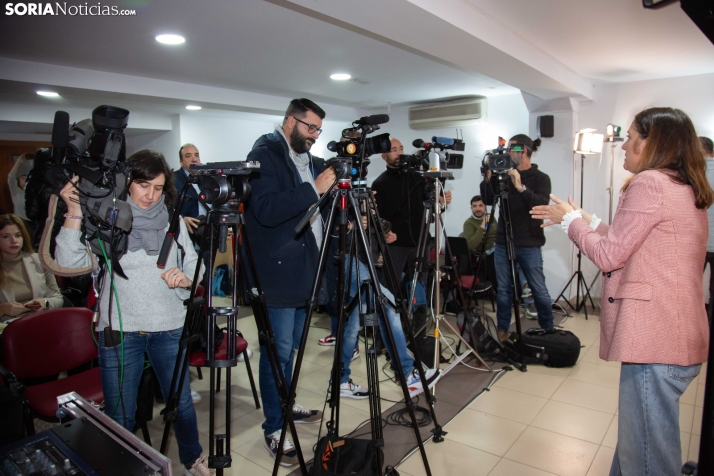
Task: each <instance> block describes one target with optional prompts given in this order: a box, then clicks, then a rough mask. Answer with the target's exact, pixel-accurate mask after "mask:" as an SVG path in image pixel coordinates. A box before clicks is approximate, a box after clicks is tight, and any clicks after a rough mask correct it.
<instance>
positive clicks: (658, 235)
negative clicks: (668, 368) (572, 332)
mask: <svg viewBox="0 0 714 476" xmlns="http://www.w3.org/2000/svg"><path fill="white" fill-rule="evenodd" d="M708 234H709V228H708V219H707V211H706V210H699V209H697V208H696V207H695V205H694V192H693V190H692V188H691V187H690V186H688V185H679V184H677V183H675V182H673V181H672V180H671V179H670V178H669V176H667V175H666V174H665V173H663V172H658V171H654V170H648V171H645V172H640V173H639V174H637V175H635V176H634V177H633V178H632V181H631V182H630V185H629V187H628V188H627V191H626V192H625V193H624V194H623V195H622V196H621V197H620V201H619V203H618V205H617V212H616V213H615V216H614V218H613V221H612V225H610V226H608V225H605V224H601V225H600V226H599V227H598V229H597V230H592V229H591V228H590V226H589V224H588V223H586V222H585V220H583V219H577V220H573V221H572V222H571V223H570V227H569V229H568V236H569V237H570V238H571V239H572V240H573V241H574V242H575V243H576V244H577V245H578V246H579V247H580V249H581V251H582V252H583V254H585V256H587V257H588V258H590V260H592V262H593V263H595V264H596V265H597V267H598V268H600V270H601V271H602V273H603V276H602V310H601V314H600V358H601V359H604V360H614V361H619V362H633V363H650V364H675V365H693V364H699V363H702V362H706V360H707V352H708V344H709V324H708V322H707V316H706V312H705V310H704V293H703V290H702V274H703V273H702V270H703V269H704V259H705V256H706V249H707V237H708Z"/></svg>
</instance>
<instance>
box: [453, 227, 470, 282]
mask: <svg viewBox="0 0 714 476" xmlns="http://www.w3.org/2000/svg"><path fill="white" fill-rule="evenodd" d="M447 239H448V240H449V248H451V254H453V255H454V258H456V262H457V263H458V265H459V274H460V275H461V276H473V274H474V270H473V267H472V266H471V253H469V245H468V242H467V241H466V238H462V237H457V236H449V237H447Z"/></svg>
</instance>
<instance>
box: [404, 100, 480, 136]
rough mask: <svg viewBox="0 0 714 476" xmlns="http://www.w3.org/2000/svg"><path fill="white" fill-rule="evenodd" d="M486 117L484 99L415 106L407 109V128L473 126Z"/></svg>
mask: <svg viewBox="0 0 714 476" xmlns="http://www.w3.org/2000/svg"><path fill="white" fill-rule="evenodd" d="M485 115H486V100H485V99H469V100H461V101H454V102H448V103H442V104H436V105H434V106H417V107H413V108H411V109H409V127H411V128H412V129H438V128H441V127H453V126H473V125H474V124H479V123H480V122H482V118H483V117H485Z"/></svg>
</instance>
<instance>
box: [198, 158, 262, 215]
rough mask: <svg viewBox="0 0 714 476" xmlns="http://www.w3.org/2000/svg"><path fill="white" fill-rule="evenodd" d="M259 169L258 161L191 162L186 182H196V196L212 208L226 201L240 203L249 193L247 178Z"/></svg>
mask: <svg viewBox="0 0 714 476" xmlns="http://www.w3.org/2000/svg"><path fill="white" fill-rule="evenodd" d="M257 169H260V163H258V162H247V161H245V162H212V163H208V164H191V170H192V171H193V174H191V175H189V177H188V182H191V183H197V184H198V188H199V189H200V193H199V194H198V198H199V199H200V200H201V201H202V202H203V203H204V204H207V205H210V206H211V207H212V208H214V209H218V208H220V207H221V206H223V205H225V204H226V203H231V204H233V203H235V204H236V206H237V204H240V203H242V202H245V201H246V200H247V199H248V195H250V183H249V182H248V180H247V178H248V176H249V175H250V174H252V173H253V172H254V171H255V170H257Z"/></svg>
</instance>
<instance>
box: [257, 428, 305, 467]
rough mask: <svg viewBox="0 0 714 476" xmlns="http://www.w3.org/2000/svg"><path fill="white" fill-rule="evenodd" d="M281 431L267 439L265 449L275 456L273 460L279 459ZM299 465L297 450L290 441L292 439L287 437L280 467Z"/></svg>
mask: <svg viewBox="0 0 714 476" xmlns="http://www.w3.org/2000/svg"><path fill="white" fill-rule="evenodd" d="M280 434H281V430H278V431H276V432H274V433H271V434H269V435H268V436H266V437H265V448H266V449H267V450H268V451H269V452H270V454H271V455H273V458H277V457H278V444H280ZM297 463H298V456H297V450H296V449H295V447H294V446H293V443H292V442H291V441H290V437H288V436H286V437H285V441H284V442H283V454H282V456H281V458H280V466H294V465H296V464H297Z"/></svg>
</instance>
